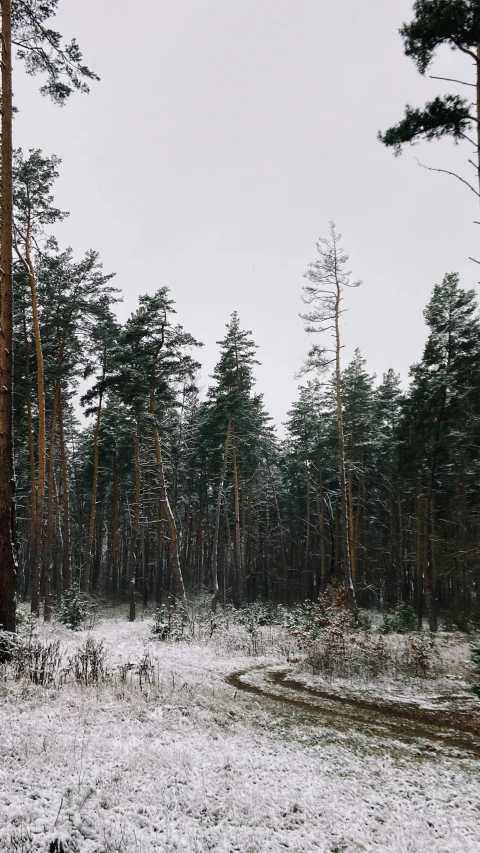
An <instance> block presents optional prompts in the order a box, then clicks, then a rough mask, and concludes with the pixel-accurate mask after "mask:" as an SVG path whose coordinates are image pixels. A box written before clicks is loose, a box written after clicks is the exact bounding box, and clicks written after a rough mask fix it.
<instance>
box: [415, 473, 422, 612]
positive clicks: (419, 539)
mask: <svg viewBox="0 0 480 853" xmlns="http://www.w3.org/2000/svg"><path fill="white" fill-rule="evenodd" d="M422 488H423V484H422V478H421V477H420V478H419V483H418V496H417V501H416V521H417V547H416V556H417V615H418V624H419V627H420V628H421V627H422V621H423V559H422V556H423V548H422V544H423V536H422V527H423V494H422Z"/></svg>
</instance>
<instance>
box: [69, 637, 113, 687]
mask: <svg viewBox="0 0 480 853" xmlns="http://www.w3.org/2000/svg"><path fill="white" fill-rule="evenodd" d="M106 657H107V653H106V649H105V645H104V643H103V640H100V642H96V641H95V640H94V638H93V637H87V640H86V641H85V644H84V645H83V646H81V647H80V648H79V649H78V651H77V652H76V653H75V654H74V655H73V657H71V658H70V671H71V673H72V674H73V677H74V679H75V681H77V682H78V684H83V685H84V686H85V687H90V686H91V685H93V684H100V683H102V682H104V681H107V679H108V678H109V672H108V670H107V664H106Z"/></svg>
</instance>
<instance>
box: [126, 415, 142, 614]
mask: <svg viewBox="0 0 480 853" xmlns="http://www.w3.org/2000/svg"><path fill="white" fill-rule="evenodd" d="M140 489H141V481H140V418H139V417H137V428H136V431H135V501H134V505H133V529H132V536H131V540H130V552H129V558H128V595H129V601H130V612H129V619H130V622H135V569H136V559H137V552H138V539H139V533H140Z"/></svg>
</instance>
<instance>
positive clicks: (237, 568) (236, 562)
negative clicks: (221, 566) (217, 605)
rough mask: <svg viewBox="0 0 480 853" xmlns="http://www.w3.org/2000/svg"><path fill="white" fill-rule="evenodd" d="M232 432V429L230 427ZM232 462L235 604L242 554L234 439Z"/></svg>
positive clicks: (240, 588) (240, 593)
mask: <svg viewBox="0 0 480 853" xmlns="http://www.w3.org/2000/svg"><path fill="white" fill-rule="evenodd" d="M232 434H233V429H232ZM232 463H233V498H234V513H235V536H234V545H233V562H234V567H235V582H234V590H235V597H236V601H235V604H236V606H239V605H240V604H242V602H243V598H244V589H243V578H242V555H241V549H240V490H239V482H238V461H237V451H236V447H235V439H234V440H233V442H232Z"/></svg>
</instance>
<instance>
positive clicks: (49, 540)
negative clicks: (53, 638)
mask: <svg viewBox="0 0 480 853" xmlns="http://www.w3.org/2000/svg"><path fill="white" fill-rule="evenodd" d="M59 392H60V385H59V384H57V386H56V388H55V394H54V397H53V408H52V422H51V426H50V448H49V453H48V490H47V529H46V534H45V601H44V606H43V618H44V620H45V622H50V621H51V618H52V578H53V512H54V506H53V505H54V495H53V489H54V474H55V437H56V432H57V412H58V395H59Z"/></svg>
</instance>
